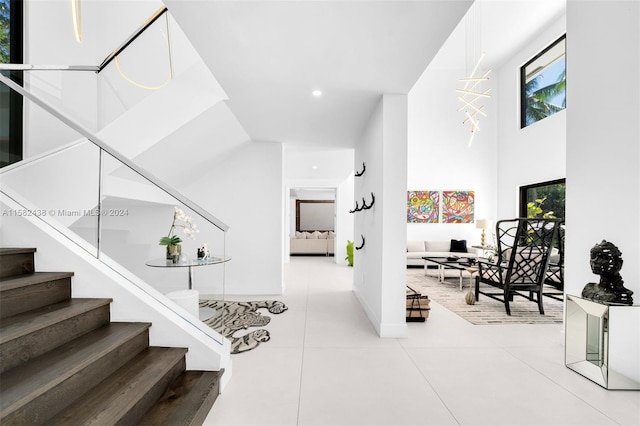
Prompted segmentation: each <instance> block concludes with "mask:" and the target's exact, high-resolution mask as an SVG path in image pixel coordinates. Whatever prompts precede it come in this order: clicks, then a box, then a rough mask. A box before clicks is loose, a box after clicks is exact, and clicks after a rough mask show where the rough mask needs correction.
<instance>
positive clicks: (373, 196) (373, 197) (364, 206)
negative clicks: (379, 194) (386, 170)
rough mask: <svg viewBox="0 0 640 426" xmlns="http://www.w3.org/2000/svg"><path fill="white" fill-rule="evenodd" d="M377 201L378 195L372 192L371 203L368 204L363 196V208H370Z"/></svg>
mask: <svg viewBox="0 0 640 426" xmlns="http://www.w3.org/2000/svg"><path fill="white" fill-rule="evenodd" d="M375 202H376V196H375V195H373V192H372V193H371V204H367V202H366V201H365V199H364V197H362V210H369V209H370V208H371V207H373V205H374V204H375Z"/></svg>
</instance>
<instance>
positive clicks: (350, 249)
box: [344, 240, 353, 266]
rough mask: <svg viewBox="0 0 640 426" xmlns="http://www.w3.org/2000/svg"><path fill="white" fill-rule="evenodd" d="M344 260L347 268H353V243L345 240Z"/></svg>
mask: <svg viewBox="0 0 640 426" xmlns="http://www.w3.org/2000/svg"><path fill="white" fill-rule="evenodd" d="M344 260H346V261H347V262H348V263H349V266H353V241H349V240H347V257H345V258H344Z"/></svg>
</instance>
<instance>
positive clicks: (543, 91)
mask: <svg viewBox="0 0 640 426" xmlns="http://www.w3.org/2000/svg"><path fill="white" fill-rule="evenodd" d="M565 53H566V43H565V36H562V37H560V38H559V39H558V40H556V41H555V42H553V44H551V45H550V46H549V47H547V48H546V49H544V50H543V51H542V52H540V53H538V54H537V55H536V56H535V57H533V58H532V59H531V60H530V61H529V62H527V63H526V64H524V66H522V68H520V100H521V104H522V105H521V108H520V127H526V126H529V125H531V124H533V123H536V122H538V121H540V120H542V119H543V118H546V117H548V116H550V115H553V114H555V113H556V112H559V111H562V110H563V109H565V108H566V107H567V97H566V81H567V80H566V60H565Z"/></svg>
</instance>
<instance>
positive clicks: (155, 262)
mask: <svg viewBox="0 0 640 426" xmlns="http://www.w3.org/2000/svg"><path fill="white" fill-rule="evenodd" d="M230 260H231V258H230V257H225V258H221V257H208V258H206V259H186V260H180V261H179V262H177V263H173V261H172V260H170V259H151V260H149V261H147V262H146V263H145V265H147V266H151V267H154V268H189V290H193V281H194V280H193V268H195V267H197V266H207V265H217V264H219V263H225V262H228V261H230Z"/></svg>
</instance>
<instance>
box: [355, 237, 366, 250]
mask: <svg viewBox="0 0 640 426" xmlns="http://www.w3.org/2000/svg"><path fill="white" fill-rule="evenodd" d="M360 238H362V244H360V246H359V247H356V250H362V249H363V248H364V235H362V234H360Z"/></svg>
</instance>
